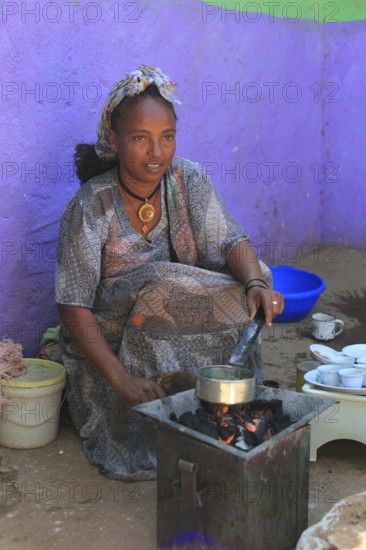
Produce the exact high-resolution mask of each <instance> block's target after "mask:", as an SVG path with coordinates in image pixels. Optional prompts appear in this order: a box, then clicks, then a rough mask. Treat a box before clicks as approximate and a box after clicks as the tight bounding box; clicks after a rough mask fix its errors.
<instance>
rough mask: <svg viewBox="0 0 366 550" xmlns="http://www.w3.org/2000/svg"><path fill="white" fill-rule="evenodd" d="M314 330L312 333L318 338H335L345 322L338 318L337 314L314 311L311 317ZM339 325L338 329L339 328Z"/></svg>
mask: <svg viewBox="0 0 366 550" xmlns="http://www.w3.org/2000/svg"><path fill="white" fill-rule="evenodd" d="M311 319H312V325H313V331H312V334H313V336H314V338H316V339H317V340H333V338H335V337H336V336H338V334H340V333H341V332H342V330H343V327H344V323H343V321H341V319H336V317H335V315H329V314H328V313H314V314H313V315H312V317H311ZM337 325H338V327H339V328H338V330H337Z"/></svg>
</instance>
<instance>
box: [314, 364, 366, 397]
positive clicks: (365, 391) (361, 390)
mask: <svg viewBox="0 0 366 550" xmlns="http://www.w3.org/2000/svg"><path fill="white" fill-rule="evenodd" d="M304 380H306V382H309V384H312V385H313V386H318V387H319V388H323V389H325V390H328V391H335V392H339V393H350V394H351V395H366V386H363V387H362V388H345V387H344V386H342V384H340V385H339V386H328V385H327V384H323V383H322V382H321V381H320V376H319V373H318V371H317V370H316V369H314V370H310V371H309V372H306V373H305V374H304Z"/></svg>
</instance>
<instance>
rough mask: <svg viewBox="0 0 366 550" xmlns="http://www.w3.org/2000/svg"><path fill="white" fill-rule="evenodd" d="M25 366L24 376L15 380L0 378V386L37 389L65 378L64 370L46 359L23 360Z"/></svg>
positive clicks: (59, 365) (61, 366)
mask: <svg viewBox="0 0 366 550" xmlns="http://www.w3.org/2000/svg"><path fill="white" fill-rule="evenodd" d="M23 361H24V363H25V364H26V365H27V372H26V374H22V375H21V376H17V377H16V378H12V379H10V380H9V379H6V378H2V379H1V378H0V385H2V386H10V387H12V388H39V387H40V386H51V385H52V384H56V383H57V382H61V380H64V379H65V378H66V369H65V367H64V366H63V365H61V364H60V363H56V362H55V361H48V360H46V359H33V358H32V359H23Z"/></svg>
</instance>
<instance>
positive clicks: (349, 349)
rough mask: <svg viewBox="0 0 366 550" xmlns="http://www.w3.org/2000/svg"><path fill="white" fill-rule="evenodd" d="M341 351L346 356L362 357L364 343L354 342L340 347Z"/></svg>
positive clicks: (365, 347) (364, 349)
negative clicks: (351, 344)
mask: <svg viewBox="0 0 366 550" xmlns="http://www.w3.org/2000/svg"><path fill="white" fill-rule="evenodd" d="M342 353H343V354H344V355H347V356H348V357H356V358H357V357H362V356H364V357H365V356H366V344H354V345H353V346H346V347H345V348H343V349H342Z"/></svg>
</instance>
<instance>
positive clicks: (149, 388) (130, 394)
mask: <svg viewBox="0 0 366 550" xmlns="http://www.w3.org/2000/svg"><path fill="white" fill-rule="evenodd" d="M58 309H59V315H60V319H61V322H62V323H63V325H64V327H65V328H66V329H68V327H71V328H72V339H73V341H74V342H75V343H76V344H77V346H78V347H79V348H80V350H81V351H82V352H83V353H84V354H85V357H86V358H87V359H88V361H89V362H90V364H92V365H94V367H95V368H97V369H98V370H99V372H100V373H101V374H102V375H103V376H104V377H105V378H106V379H107V380H108V382H109V383H110V384H111V386H112V388H113V389H114V391H115V392H116V393H117V394H118V395H119V396H120V398H121V399H123V400H124V401H127V402H128V403H130V404H131V405H139V404H141V403H146V402H147V401H153V400H154V399H160V398H161V397H164V396H165V392H164V390H163V389H162V388H161V387H160V386H158V385H157V384H156V383H155V382H153V381H152V380H148V379H147V378H142V377H140V376H133V375H132V374H130V373H129V372H128V371H127V370H126V368H125V367H124V365H123V364H122V363H121V362H120V361H119V359H118V357H117V356H116V355H115V353H113V351H112V349H111V348H110V346H109V344H108V343H107V341H106V339H105V338H104V336H103V333H102V331H101V330H100V327H99V326H98V323H97V321H96V319H95V317H94V315H93V313H92V312H91V311H90V309H88V308H83V307H79V306H71V305H63V304H59V306H58ZM91 326H94V327H95V334H96V335H97V336H98V337H95V338H93V339H92V340H91V339H89V340H88V339H87V338H86V336H85V335H87V334H88V329H90V327H91ZM93 334H94V333H93Z"/></svg>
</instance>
